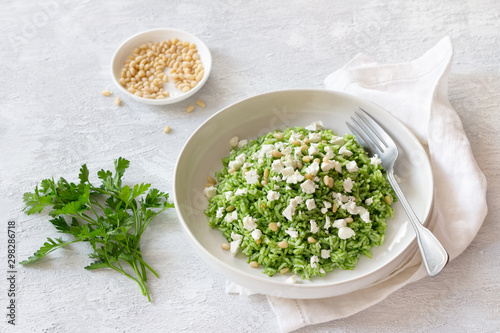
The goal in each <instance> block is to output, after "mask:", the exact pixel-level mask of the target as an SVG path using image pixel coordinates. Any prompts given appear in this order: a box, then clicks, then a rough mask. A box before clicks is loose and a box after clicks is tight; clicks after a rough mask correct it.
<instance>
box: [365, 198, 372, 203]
mask: <svg viewBox="0 0 500 333" xmlns="http://www.w3.org/2000/svg"><path fill="white" fill-rule="evenodd" d="M372 203H373V197H370V198H368V199H366V200H365V204H367V205H371V204H372Z"/></svg>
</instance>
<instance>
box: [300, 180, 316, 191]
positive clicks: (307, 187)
mask: <svg viewBox="0 0 500 333" xmlns="http://www.w3.org/2000/svg"><path fill="white" fill-rule="evenodd" d="M314 185H315V184H314V182H313V181H312V180H310V179H307V180H306V181H305V182H303V183H302V184H300V187H301V188H302V192H304V193H306V194H311V193H314V192H316V187H315V186H314Z"/></svg>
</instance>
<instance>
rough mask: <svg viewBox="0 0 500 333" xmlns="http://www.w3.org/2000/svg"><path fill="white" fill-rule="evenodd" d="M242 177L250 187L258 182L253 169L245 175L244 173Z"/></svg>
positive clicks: (257, 176)
mask: <svg viewBox="0 0 500 333" xmlns="http://www.w3.org/2000/svg"><path fill="white" fill-rule="evenodd" d="M244 177H245V179H246V181H247V183H248V184H250V185H252V184H257V183H258V182H259V173H258V172H257V170H255V169H252V170H250V171H248V172H247V173H245V176H244Z"/></svg>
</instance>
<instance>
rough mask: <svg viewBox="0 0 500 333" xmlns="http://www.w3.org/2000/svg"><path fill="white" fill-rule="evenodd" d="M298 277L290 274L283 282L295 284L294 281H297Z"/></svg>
mask: <svg viewBox="0 0 500 333" xmlns="http://www.w3.org/2000/svg"><path fill="white" fill-rule="evenodd" d="M298 279H299V277H298V276H297V275H292V276H290V277H289V278H288V279H286V281H285V282H286V283H290V284H295V283H297V280H298Z"/></svg>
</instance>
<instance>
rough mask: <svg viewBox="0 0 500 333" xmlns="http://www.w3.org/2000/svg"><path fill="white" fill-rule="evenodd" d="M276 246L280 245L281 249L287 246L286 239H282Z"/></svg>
mask: <svg viewBox="0 0 500 333" xmlns="http://www.w3.org/2000/svg"><path fill="white" fill-rule="evenodd" d="M278 247H280V248H282V249H286V248H287V247H288V242H287V241H286V240H283V241H281V242H279V243H278Z"/></svg>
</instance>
